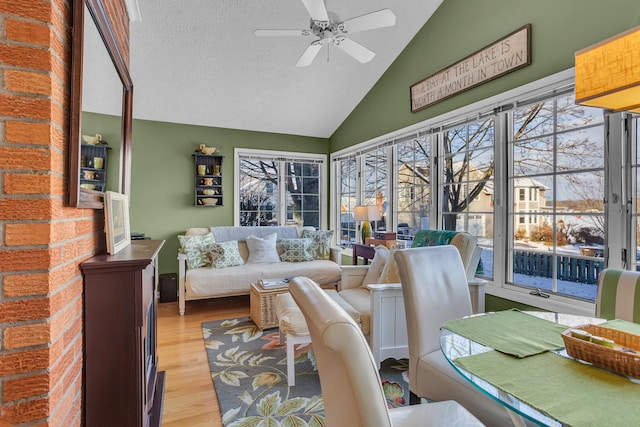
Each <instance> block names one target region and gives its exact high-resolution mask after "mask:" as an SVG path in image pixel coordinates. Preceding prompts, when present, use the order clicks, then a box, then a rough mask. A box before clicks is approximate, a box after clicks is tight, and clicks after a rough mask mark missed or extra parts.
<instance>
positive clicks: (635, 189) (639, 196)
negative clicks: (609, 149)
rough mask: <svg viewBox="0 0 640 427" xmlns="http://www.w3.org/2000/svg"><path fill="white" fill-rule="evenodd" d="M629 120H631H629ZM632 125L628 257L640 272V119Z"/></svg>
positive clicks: (632, 121)
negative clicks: (630, 230)
mask: <svg viewBox="0 0 640 427" xmlns="http://www.w3.org/2000/svg"><path fill="white" fill-rule="evenodd" d="M627 120H629V119H627ZM629 122H630V123H631V125H630V126H629V129H630V132H629V135H627V138H629V139H630V140H631V144H628V145H629V146H631V150H630V156H629V158H630V167H629V172H630V173H629V178H628V179H627V181H628V182H630V183H631V188H629V189H628V193H629V196H628V197H627V198H628V199H631V200H633V203H632V204H631V207H630V216H631V221H630V222H631V229H632V230H633V232H632V233H629V234H630V238H631V241H630V242H629V248H630V250H629V251H628V252H629V253H628V255H627V257H628V258H629V259H630V260H631V262H629V263H628V264H629V268H630V269H635V270H637V271H640V258H639V257H640V248H639V247H638V245H640V224H639V223H638V218H639V216H640V208H639V207H638V203H639V202H640V187H639V184H640V136H639V134H640V118H638V116H635V117H634V118H633V119H632V120H629ZM627 206H629V205H627Z"/></svg>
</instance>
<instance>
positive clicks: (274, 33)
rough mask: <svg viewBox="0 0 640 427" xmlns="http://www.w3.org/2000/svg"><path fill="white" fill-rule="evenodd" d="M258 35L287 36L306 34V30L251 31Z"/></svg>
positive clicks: (307, 33) (308, 32) (307, 32)
mask: <svg viewBox="0 0 640 427" xmlns="http://www.w3.org/2000/svg"><path fill="white" fill-rule="evenodd" d="M253 34H255V35H256V36H258V37H287V36H308V35H309V34H311V32H310V31H308V30H255V31H254V32H253Z"/></svg>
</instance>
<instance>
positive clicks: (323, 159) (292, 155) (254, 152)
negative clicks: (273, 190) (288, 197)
mask: <svg viewBox="0 0 640 427" xmlns="http://www.w3.org/2000/svg"><path fill="white" fill-rule="evenodd" d="M241 157H256V158H258V159H259V158H261V157H262V158H271V157H275V158H281V159H284V160H285V161H296V160H302V161H304V160H309V161H313V162H317V163H319V164H320V168H319V169H320V177H319V178H320V229H326V226H327V210H328V200H329V198H328V195H327V180H326V179H325V176H326V174H327V156H326V154H317V153H296V152H291V151H277V150H259V149H253V148H235V149H234V150H233V185H234V188H239V183H240V158H241ZM278 178H279V179H280V178H281V177H278ZM281 189H282V185H278V190H279V191H281ZM280 196H282V194H281V195H280ZM281 199H282V198H281ZM233 225H234V226H236V227H238V226H239V225H240V191H234V192H233Z"/></svg>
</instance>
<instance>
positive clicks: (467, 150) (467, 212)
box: [440, 117, 522, 278]
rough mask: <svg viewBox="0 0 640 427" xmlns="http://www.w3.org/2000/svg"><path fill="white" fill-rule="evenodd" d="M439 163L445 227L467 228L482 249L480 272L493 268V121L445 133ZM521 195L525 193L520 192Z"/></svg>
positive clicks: (467, 125) (484, 272) (489, 273)
mask: <svg viewBox="0 0 640 427" xmlns="http://www.w3.org/2000/svg"><path fill="white" fill-rule="evenodd" d="M442 141H443V142H442V145H441V150H442V151H441V156H440V159H441V162H440V170H441V176H440V182H441V185H440V195H441V203H440V206H441V212H440V218H441V221H442V229H444V230H456V231H467V232H469V233H471V234H473V235H474V236H476V237H477V238H478V244H479V245H480V246H481V247H482V248H483V250H482V258H481V260H482V262H481V266H480V267H479V270H478V274H480V275H481V276H483V277H487V278H491V277H493V276H492V271H493V268H492V266H493V218H494V215H493V188H494V185H493V181H494V176H493V174H494V168H495V161H494V160H495V159H494V145H495V140H494V120H493V118H492V117H489V118H486V119H482V120H478V121H474V122H471V123H468V124H465V125H462V126H457V127H455V128H452V129H449V130H446V131H444V132H443V138H442ZM521 194H522V193H521Z"/></svg>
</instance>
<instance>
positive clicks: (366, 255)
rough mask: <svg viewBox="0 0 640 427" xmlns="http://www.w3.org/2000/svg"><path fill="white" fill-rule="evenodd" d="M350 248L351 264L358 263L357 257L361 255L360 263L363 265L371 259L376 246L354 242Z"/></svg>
mask: <svg viewBox="0 0 640 427" xmlns="http://www.w3.org/2000/svg"><path fill="white" fill-rule="evenodd" d="M351 250H352V256H351V260H352V262H351V263H352V264H353V265H358V257H362V263H363V264H364V265H368V264H369V261H370V260H372V259H373V257H374V256H375V254H376V248H374V247H373V246H369V245H363V244H360V243H354V244H353V245H351Z"/></svg>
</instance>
